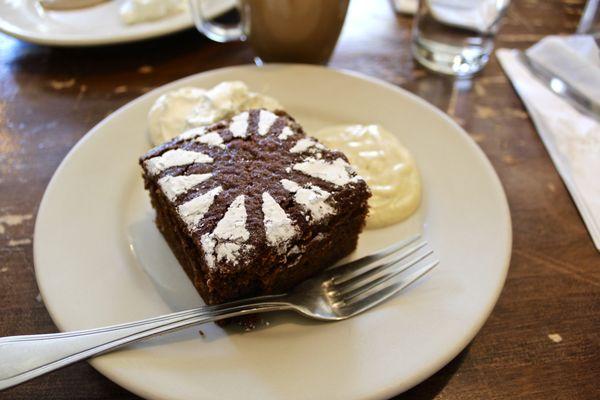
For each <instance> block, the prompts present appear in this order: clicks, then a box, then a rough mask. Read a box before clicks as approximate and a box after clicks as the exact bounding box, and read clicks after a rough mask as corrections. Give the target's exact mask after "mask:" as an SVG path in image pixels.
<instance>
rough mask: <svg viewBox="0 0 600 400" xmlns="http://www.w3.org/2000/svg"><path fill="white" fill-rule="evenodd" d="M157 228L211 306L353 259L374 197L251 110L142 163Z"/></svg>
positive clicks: (337, 165) (320, 153)
mask: <svg viewBox="0 0 600 400" xmlns="http://www.w3.org/2000/svg"><path fill="white" fill-rule="evenodd" d="M140 164H141V166H142V169H143V177H144V182H145V187H146V189H147V190H148V192H149V194H150V199H151V201H152V205H153V207H154V209H155V210H156V224H157V226H158V228H159V230H160V231H161V232H162V234H163V236H164V237H165V239H166V240H167V242H168V244H169V246H170V247H171V249H172V250H173V253H174V254H175V256H176V257H177V259H178V260H179V262H180V263H181V265H182V267H183V268H184V270H185V271H186V273H187V275H188V276H189V277H190V279H191V280H192V282H193V284H194V286H195V287H196V289H197V290H198V292H199V293H200V295H201V296H202V298H203V299H204V300H205V301H206V302H207V303H208V304H217V303H222V302H225V301H231V300H235V299H238V298H242V297H248V296H254V295H259V294H268V293H276V292H281V291H284V290H287V289H289V288H291V287H293V286H294V285H296V284H297V283H299V282H300V281H302V280H304V279H306V278H308V277H310V276H311V275H313V274H315V273H317V272H318V271H320V270H322V269H323V268H326V267H327V266H330V265H331V264H333V263H334V262H335V261H337V260H338V259H340V258H342V257H344V256H345V255H347V254H349V253H350V252H352V251H353V250H354V248H355V247H356V242H357V238H358V234H359V233H360V231H361V230H362V228H363V226H364V224H365V218H366V215H367V212H368V206H367V200H368V198H369V196H370V192H369V189H368V187H367V184H366V183H365V181H364V180H363V179H362V178H361V177H360V176H358V175H357V174H356V172H355V170H354V169H353V168H352V167H351V166H350V165H349V164H348V160H347V158H346V157H345V156H344V155H343V154H342V153H340V152H338V151H332V150H329V149H327V148H325V147H324V146H323V145H322V144H320V143H319V142H318V141H317V140H316V139H313V138H311V137H308V136H306V135H305V133H304V131H303V130H302V128H301V127H300V125H299V124H298V123H296V122H295V121H294V119H293V118H292V117H290V116H289V115H288V114H286V113H285V112H282V111H278V112H275V113H273V112H270V111H267V110H264V109H255V110H249V111H246V112H242V113H239V114H237V115H235V116H233V117H232V118H231V119H229V120H224V121H221V122H219V123H216V124H214V125H211V126H209V127H201V128H195V129H192V130H189V131H187V132H184V133H183V134H181V135H180V136H178V137H176V138H175V139H173V140H171V141H169V142H166V143H164V144H163V145H160V146H158V147H156V148H154V149H152V150H150V151H149V152H148V153H147V154H146V155H144V156H142V157H141V158H140Z"/></svg>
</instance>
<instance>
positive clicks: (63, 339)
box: [0, 236, 439, 390]
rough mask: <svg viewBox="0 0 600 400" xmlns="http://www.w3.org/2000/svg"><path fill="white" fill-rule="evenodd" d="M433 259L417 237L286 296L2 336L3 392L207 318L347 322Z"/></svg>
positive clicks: (433, 263) (336, 269)
mask: <svg viewBox="0 0 600 400" xmlns="http://www.w3.org/2000/svg"><path fill="white" fill-rule="evenodd" d="M438 262H439V261H438V260H436V259H434V257H433V250H431V249H430V248H429V246H428V245H427V242H425V241H424V240H422V239H421V238H420V237H419V236H415V237H413V238H411V239H408V240H405V241H402V242H400V243H397V244H394V245H392V246H390V247H388V248H386V249H384V250H382V251H379V252H377V253H375V254H371V255H368V256H365V257H363V258H360V259H358V260H355V261H352V262H349V263H347V264H344V265H340V266H337V267H333V268H329V269H327V270H325V271H323V272H322V273H320V274H319V275H317V276H316V277H314V278H311V279H309V280H306V281H304V282H303V283H301V284H300V285H298V286H296V287H295V288H294V289H293V290H291V291H290V292H289V293H285V294H278V295H268V296H259V297H253V298H249V299H244V300H239V301H233V302H230V303H225V304H220V305H213V306H205V307H201V308H196V309H193V310H187V311H181V312H176V313H172V314H168V315H163V316H160V317H155V318H149V319H145V320H141V321H136V322H130V323H126V324H121V325H114V326H109V327H104V328H97V329H90V330H84V331H75V332H65V333H53V334H47V335H27V336H11V337H5V338H0V390H3V389H7V388H9V387H11V386H15V385H18V384H20V383H23V382H25V381H28V380H30V379H33V378H35V377H37V376H40V375H43V374H45V373H48V372H50V371H54V370H56V369H58V368H62V367H64V366H67V365H69V364H72V363H74V362H77V361H80V360H83V359H86V358H89V357H92V356H95V355H98V354H100V353H105V352H108V351H111V350H114V349H116V348H117V347H121V346H124V345H127V344H130V343H132V342H136V341H139V340H143V339H147V338H150V337H152V336H156V335H160V334H164V333H166V332H172V331H176V330H180V329H183V328H186V327H189V326H192V325H198V324H203V323H206V322H212V321H218V320H221V319H226V318H231V317H239V316H243V315H248V314H254V313H262V312H268V311H282V310H292V311H296V312H297V313H299V314H301V315H303V316H305V317H309V318H313V319H317V320H321V321H339V320H343V319H347V318H350V317H352V316H355V315H357V314H360V313H362V312H363V311H366V310H368V309H370V308H373V307H375V306H376V305H378V304H380V303H382V302H383V301H385V300H387V299H389V298H390V297H392V296H393V295H395V294H396V293H398V292H399V291H401V290H402V289H404V288H406V287H407V286H409V285H411V284H412V283H414V282H415V281H417V280H418V279H419V278H421V277H422V276H423V275H425V274H426V273H427V272H429V271H430V270H431V269H433V268H434V267H435V266H436V265H437V264H438Z"/></svg>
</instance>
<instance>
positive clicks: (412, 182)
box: [314, 125, 421, 229]
mask: <svg viewBox="0 0 600 400" xmlns="http://www.w3.org/2000/svg"><path fill="white" fill-rule="evenodd" d="M314 136H315V137H316V138H317V139H319V141H321V142H322V143H323V144H325V145H326V146H327V147H329V148H332V149H337V150H340V151H342V152H343V153H344V154H346V156H347V157H348V159H349V160H350V163H351V164H352V165H353V166H354V167H355V168H356V169H357V170H358V173H359V174H360V175H361V176H362V177H363V178H364V179H365V181H366V182H367V184H368V185H369V187H370V188H371V192H372V194H373V196H372V197H371V199H370V200H369V207H370V211H369V217H368V219H367V228H369V229H376V228H382V227H385V226H388V225H392V224H395V223H398V222H400V221H403V220H405V219H406V218H408V217H409V216H410V215H411V214H412V213H414V212H415V211H416V209H417V208H418V207H419V204H420V202H421V179H420V177H419V172H418V170H417V166H416V163H415V160H414V158H413V157H412V155H411V154H410V152H409V151H408V150H407V149H406V147H404V146H403V145H402V143H400V141H399V140H398V139H397V138H396V137H395V136H394V135H393V134H391V133H390V132H388V131H387V130H385V129H383V128H382V127H380V126H378V125H338V126H330V127H327V128H324V129H321V130H319V131H317V132H316V133H314Z"/></svg>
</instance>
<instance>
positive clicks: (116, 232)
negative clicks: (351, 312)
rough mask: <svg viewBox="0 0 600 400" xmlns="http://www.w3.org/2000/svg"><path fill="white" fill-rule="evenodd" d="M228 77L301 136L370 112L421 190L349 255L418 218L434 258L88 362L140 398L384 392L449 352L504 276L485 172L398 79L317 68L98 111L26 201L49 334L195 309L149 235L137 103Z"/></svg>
mask: <svg viewBox="0 0 600 400" xmlns="http://www.w3.org/2000/svg"><path fill="white" fill-rule="evenodd" d="M234 79H239V80H243V81H245V82H246V83H248V85H249V86H250V87H251V89H253V90H255V91H260V92H263V93H266V94H269V95H271V96H274V97H275V98H277V99H279V100H280V101H281V102H282V104H283V105H284V106H285V107H286V109H287V110H288V111H289V112H290V113H291V114H292V115H293V116H295V117H297V118H298V119H299V121H300V123H302V124H303V125H304V126H305V128H306V129H307V130H308V131H309V132H310V131H312V130H314V129H317V128H319V127H323V126H325V125H330V124H341V123H372V122H377V123H380V124H382V125H383V126H385V127H386V128H388V129H389V130H390V131H392V132H394V133H395V134H397V135H398V137H399V138H400V139H401V141H402V142H404V143H405V144H406V145H407V146H408V147H409V148H410V149H411V150H412V151H413V153H414V155H415V157H416V160H417V162H418V165H419V167H420V171H421V173H422V178H423V186H424V199H423V204H422V206H421V208H420V210H419V212H418V213H417V214H416V215H415V216H413V217H412V218H411V219H410V220H409V221H407V222H405V223H402V224H399V225H396V226H392V227H389V228H386V229H380V230H372V231H365V232H364V233H363V234H362V235H361V238H360V244H359V248H358V250H357V251H356V253H355V254H354V256H355V257H357V256H360V255H362V254H365V253H366V252H370V251H373V250H376V249H378V248H381V247H383V246H386V245H387V244H389V243H392V242H394V241H396V240H399V239H400V238H402V237H405V236H406V235H407V232H408V231H410V230H412V229H414V228H415V226H420V225H421V223H424V230H425V236H426V237H427V239H428V240H429V241H430V242H431V243H432V245H433V248H434V249H435V250H436V253H437V254H438V256H439V258H440V260H441V264H440V266H439V267H438V268H437V269H435V270H434V271H433V272H432V273H431V274H430V275H429V276H428V277H427V278H425V279H424V280H423V281H422V282H420V283H419V284H417V285H415V286H414V287H411V288H410V289H409V290H407V291H406V292H404V293H403V294H402V295H400V296H398V297H396V298H394V299H393V300H391V301H389V302H387V303H385V304H383V305H381V306H379V307H377V308H376V309H373V310H371V311H369V312H367V313H365V314H363V315H360V316H358V317H355V318H352V319H350V320H346V321H342V322H336V323H317V322H311V321H308V320H306V319H302V318H301V317H298V316H295V315H294V314H291V313H288V314H269V315H266V317H265V318H267V319H268V321H269V322H270V326H269V327H267V328H265V329H259V330H256V331H253V332H251V333H240V332H237V331H234V330H231V328H229V329H228V330H223V329H221V328H219V327H217V326H216V325H213V324H208V325H204V326H202V327H200V329H202V331H203V332H204V335H205V336H204V337H201V336H200V335H199V333H198V328H196V329H188V330H186V331H183V332H180V333H176V334H172V335H169V336H165V337H163V338H157V339H153V340H151V341H149V342H146V343H143V344H139V345H135V346H131V347H129V348H127V349H124V350H122V351H118V352H115V353H112V354H107V355H103V356H101V357H98V358H96V359H94V360H92V361H91V363H92V365H93V366H94V367H95V368H97V369H98V370H99V371H100V372H101V373H103V374H104V375H106V376H107V377H109V378H110V379H112V380H113V381H115V382H117V383H118V384H120V385H122V386H123V387H125V388H127V389H129V390H131V391H132V392H134V393H136V394H138V395H141V396H144V397H147V398H152V399H237V398H240V397H243V398H245V399H261V400H266V399H282V398H283V399H307V398H312V399H314V398H322V399H346V400H347V399H367V398H368V399H383V398H387V397H390V396H392V395H395V394H397V393H399V392H401V391H404V390H406V389H408V388H410V387H411V386H413V385H415V384H417V383H418V382H420V381H422V380H423V379H425V378H427V377H428V376H430V375H431V374H433V373H434V372H435V371H437V370H438V369H440V368H441V367H442V366H443V365H445V364H446V363H447V362H448V361H450V360H451V359H452V358H453V357H455V356H456V355H457V354H458V353H459V352H460V351H461V350H462V349H463V348H464V347H465V346H466V345H467V344H468V343H469V341H471V339H472V338H473V337H474V336H475V334H476V333H477V331H478V330H479V329H480V328H481V326H482V324H483V323H484V321H485V320H486V318H487V316H488V315H489V313H490V312H491V310H492V307H493V306H494V303H495V302H496V299H497V297H498V295H499V293H500V290H501V288H502V285H503V283H504V279H505V276H506V272H507V268H508V263H509V258H510V249H511V225H510V215H509V211H508V206H507V203H506V198H505V195H504V192H503V190H502V187H501V185H500V182H499V180H498V177H497V176H496V174H495V172H494V170H493V169H492V167H491V165H490V163H489V162H488V160H487V159H486V158H485V156H484V154H483V153H482V152H481V150H480V149H479V148H478V147H477V146H476V145H475V143H474V142H473V141H472V140H471V139H470V138H469V137H468V136H467V134H466V133H465V132H464V131H463V130H462V129H461V128H460V127H459V126H458V125H456V124H455V123H454V122H453V121H452V120H451V119H450V118H449V117H447V116H446V115H445V114H443V113H442V112H440V111H438V110H437V109H436V108H434V107H432V106H431V105H429V104H428V103H426V102H425V101H423V100H421V99H419V98H417V97H415V96H414V95H412V94H410V93H407V92H405V91H404V90H402V89H399V88H397V87H394V86H392V85H389V84H386V83H384V82H381V81H377V80H374V79H370V78H366V77H362V76H358V75H355V74H351V73H345V72H339V71H335V70H331V69H326V68H323V67H313V66H300V65H273V66H269V67H265V68H256V67H252V66H242V67H234V68H226V69H220V70H215V71H211V72H207V73H202V74H199V75H195V76H191V77H189V78H185V79H182V80H179V81H177V82H174V83H172V84H170V85H167V86H164V87H161V88H159V89H157V90H155V91H153V92H151V93H148V94H146V95H145V96H142V97H141V98H139V99H137V100H135V101H133V102H131V103H130V104H128V105H126V106H125V107H123V108H121V109H120V110H119V111H117V112H115V113H113V114H112V115H111V116H110V117H108V118H106V119H105V120H104V121H102V122H101V123H100V124H98V125H97V126H96V127H95V128H94V129H92V130H91V131H90V132H89V133H88V134H87V135H85V137H84V138H83V139H82V140H81V141H80V142H79V143H78V144H77V145H76V146H75V147H74V148H73V150H72V151H71V152H70V153H69V155H68V156H67V157H66V158H65V160H64V161H63V163H62V164H61V165H60V167H59V168H58V170H57V171H56V173H55V175H54V177H53V178H52V180H51V182H50V184H49V185H48V188H47V190H46V193H45V195H44V198H43V200H42V203H41V205H40V209H39V213H38V217H37V221H36V230H35V240H34V245H35V246H34V256H35V266H36V275H37V279H38V284H39V287H40V290H41V293H42V296H43V299H44V302H45V304H46V307H47V308H48V311H49V312H50V314H51V316H52V318H53V320H54V321H55V322H56V324H57V325H58V327H59V328H60V329H61V330H73V329H83V328H92V327H98V326H102V325H107V324H115V323H121V322H126V321H131V320H134V319H139V318H146V317H150V316H155V315H159V314H163V313H167V312H170V311H175V310H181V309H184V308H187V307H192V306H197V305H200V304H202V302H201V300H200V298H199V296H198V295H197V294H196V292H195V290H194V289H193V287H192V285H191V283H190V282H189V281H188V279H187V278H186V275H185V274H184V273H183V271H182V270H181V269H180V267H179V266H178V264H177V261H176V259H175V258H174V256H173V255H172V253H171V252H170V251H169V249H168V247H167V245H166V244H165V242H164V241H163V239H162V237H161V236H160V234H159V233H158V231H157V229H156V228H155V226H154V223H153V211H152V209H151V207H150V204H149V201H148V197H147V195H146V193H145V192H144V189H143V185H142V179H141V177H140V168H139V166H138V164H137V158H138V156H139V155H141V154H143V153H144V152H145V151H146V150H148V148H149V147H150V145H149V142H148V140H147V137H146V113H147V111H148V109H149V108H150V106H151V105H152V103H153V102H154V100H155V99H156V98H157V97H158V96H159V95H160V94H162V93H164V92H165V91H167V90H170V89H174V88H177V87H181V86H186V85H197V86H202V87H211V86H213V85H215V84H217V83H219V82H221V81H224V80H234Z"/></svg>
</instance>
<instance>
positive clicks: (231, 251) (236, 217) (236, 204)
mask: <svg viewBox="0 0 600 400" xmlns="http://www.w3.org/2000/svg"><path fill="white" fill-rule="evenodd" d="M244 200H245V197H244V195H239V196H237V197H236V198H235V200H233V202H232V203H231V205H230V206H229V208H228V209H227V211H226V212H225V215H223V218H222V219H221V220H220V221H219V222H218V223H217V226H216V227H215V230H214V231H213V232H212V233H211V234H207V235H203V236H202V238H201V239H200V241H201V243H202V249H203V250H204V255H205V258H206V263H207V264H208V266H209V267H211V268H212V267H214V265H215V260H216V261H221V260H227V261H228V262H230V263H232V264H236V263H237V261H238V255H239V254H240V252H241V251H242V250H243V249H245V248H249V247H250V246H245V245H244V242H246V241H247V240H248V239H249V238H250V232H248V230H247V229H246V218H247V214H246V206H245V204H244Z"/></svg>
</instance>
